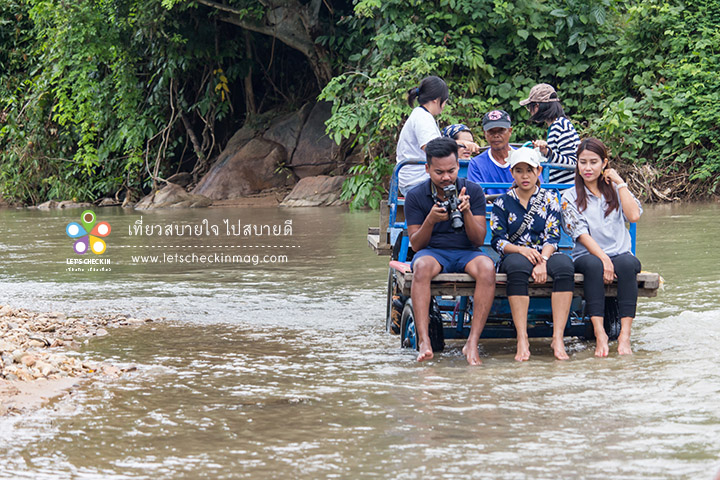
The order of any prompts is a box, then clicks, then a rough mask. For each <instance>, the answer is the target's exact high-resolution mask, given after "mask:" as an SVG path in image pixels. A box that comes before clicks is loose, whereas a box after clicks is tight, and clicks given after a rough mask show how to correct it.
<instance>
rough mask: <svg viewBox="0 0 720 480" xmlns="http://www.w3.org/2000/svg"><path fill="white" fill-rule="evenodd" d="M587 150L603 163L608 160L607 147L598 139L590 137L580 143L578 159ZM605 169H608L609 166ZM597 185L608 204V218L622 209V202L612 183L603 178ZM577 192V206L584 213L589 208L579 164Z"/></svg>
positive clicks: (576, 168) (576, 183) (576, 173)
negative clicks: (615, 211)
mask: <svg viewBox="0 0 720 480" xmlns="http://www.w3.org/2000/svg"><path fill="white" fill-rule="evenodd" d="M585 150H590V151H591V152H593V153H596V154H598V155H599V156H600V158H601V159H602V161H603V162H604V161H605V159H606V158H608V151H607V147H606V146H605V144H604V143H603V142H601V141H600V140H598V139H597V138H592V137H590V138H586V139H584V140H583V141H581V142H580V146H578V149H577V158H578V159H579V158H580V154H581V153H582V152H584V151H585ZM605 168H607V165H606V166H605ZM603 170H604V169H603ZM597 183H598V189H599V190H600V193H601V194H602V196H603V197H605V202H606V203H607V209H606V210H605V216H606V217H607V216H608V215H610V213H611V212H612V211H613V210H615V209H618V208H620V201H619V200H618V196H617V192H616V191H615V187H613V185H612V183H606V182H605V180H603V178H602V176H600V178H598V182H597ZM575 192H577V199H576V200H575V204H576V205H577V207H578V210H579V211H581V212H582V211H584V210H585V209H586V208H587V193H585V180H583V178H582V175H580V164H579V163H578V165H577V166H576V167H575Z"/></svg>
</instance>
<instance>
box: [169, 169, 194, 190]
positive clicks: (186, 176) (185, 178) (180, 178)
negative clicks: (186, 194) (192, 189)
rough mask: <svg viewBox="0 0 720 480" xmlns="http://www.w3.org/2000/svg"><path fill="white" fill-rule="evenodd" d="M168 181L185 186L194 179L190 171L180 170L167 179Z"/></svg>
mask: <svg viewBox="0 0 720 480" xmlns="http://www.w3.org/2000/svg"><path fill="white" fill-rule="evenodd" d="M167 181H168V183H174V184H175V185H180V186H181V187H183V188H185V187H187V186H188V185H190V184H191V183H192V181H193V176H192V174H191V173H189V172H178V173H176V174H175V175H172V176H171V177H169V178H168V179H167Z"/></svg>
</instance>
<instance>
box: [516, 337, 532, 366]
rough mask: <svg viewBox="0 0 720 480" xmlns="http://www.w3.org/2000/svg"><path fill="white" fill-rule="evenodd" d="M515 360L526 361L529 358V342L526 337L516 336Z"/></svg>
mask: <svg viewBox="0 0 720 480" xmlns="http://www.w3.org/2000/svg"><path fill="white" fill-rule="evenodd" d="M515 360H517V361H518V362H526V361H528V360H530V342H529V341H528V339H527V338H518V342H517V353H516V354H515Z"/></svg>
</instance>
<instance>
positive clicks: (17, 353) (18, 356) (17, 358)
mask: <svg viewBox="0 0 720 480" xmlns="http://www.w3.org/2000/svg"><path fill="white" fill-rule="evenodd" d="M25 355H27V352H25V351H24V350H15V351H13V352H12V358H13V360H14V361H15V363H20V361H21V360H22V357H24V356H25Z"/></svg>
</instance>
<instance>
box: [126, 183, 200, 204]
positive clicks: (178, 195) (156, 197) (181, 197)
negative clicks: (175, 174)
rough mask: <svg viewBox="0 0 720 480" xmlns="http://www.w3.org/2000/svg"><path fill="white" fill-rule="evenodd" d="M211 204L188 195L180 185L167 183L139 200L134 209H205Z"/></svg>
mask: <svg viewBox="0 0 720 480" xmlns="http://www.w3.org/2000/svg"><path fill="white" fill-rule="evenodd" d="M211 203H212V200H210V199H209V198H207V197H205V196H202V195H196V194H192V193H188V192H187V191H185V189H184V188H182V187H181V186H180V185H175V184H174V183H168V184H167V185H165V186H164V187H163V188H161V189H160V190H158V191H156V192H153V193H151V194H150V195H147V196H146V197H145V198H143V199H142V200H140V201H139V202H138V203H137V205H135V208H137V209H138V210H149V209H154V208H199V207H207V206H209V205H210V204H211Z"/></svg>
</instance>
